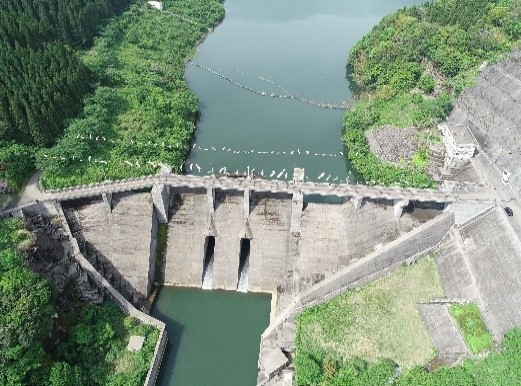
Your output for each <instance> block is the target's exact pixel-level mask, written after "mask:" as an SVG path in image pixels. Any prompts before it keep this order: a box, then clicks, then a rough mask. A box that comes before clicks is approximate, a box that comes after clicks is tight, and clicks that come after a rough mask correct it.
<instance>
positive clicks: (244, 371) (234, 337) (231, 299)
mask: <svg viewBox="0 0 521 386" xmlns="http://www.w3.org/2000/svg"><path fill="white" fill-rule="evenodd" d="M270 303H271V296H270V295H260V294H244V293H239V292H225V291H206V290H200V289H190V288H180V287H164V288H162V289H161V292H160V294H159V297H158V299H157V301H156V303H155V305H154V310H153V313H152V315H153V316H154V317H156V318H158V319H160V320H162V321H164V322H165V323H166V328H167V331H168V338H169V343H168V346H167V350H166V352H165V356H164V357H163V362H162V364H161V371H160V374H159V379H158V381H157V383H156V384H157V385H159V386H174V385H175V386H220V385H222V386H249V385H255V383H256V379H257V360H258V354H259V344H260V336H261V334H262V332H263V331H264V330H265V329H266V327H268V324H269V312H270Z"/></svg>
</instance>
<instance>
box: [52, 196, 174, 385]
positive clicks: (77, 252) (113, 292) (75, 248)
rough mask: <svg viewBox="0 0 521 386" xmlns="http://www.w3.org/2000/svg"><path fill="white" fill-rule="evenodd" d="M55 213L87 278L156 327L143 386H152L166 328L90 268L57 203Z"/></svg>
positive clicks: (163, 345) (156, 373) (164, 344)
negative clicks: (154, 339)
mask: <svg viewBox="0 0 521 386" xmlns="http://www.w3.org/2000/svg"><path fill="white" fill-rule="evenodd" d="M55 208H56V213H57V214H58V216H59V217H60V220H61V222H62V224H63V230H64V233H65V234H66V235H67V236H68V237H69V241H70V243H71V247H72V251H73V254H74V258H75V259H76V261H77V262H78V264H80V266H81V267H82V269H83V270H84V271H85V272H87V274H88V275H89V277H90V278H91V279H93V280H94V281H95V282H96V283H97V284H98V285H100V286H101V287H103V288H104V289H105V290H106V292H107V293H108V294H109V296H110V297H111V299H112V300H113V301H114V302H116V304H117V305H118V306H119V307H120V308H121V310H122V311H123V312H124V313H125V314H127V315H130V316H132V317H134V318H136V319H138V320H139V321H141V322H142V323H145V324H148V325H151V326H154V327H156V328H157V329H158V330H159V338H158V340H157V343H156V347H155V350H154V356H153V357H152V362H151V364H150V369H149V370H148V374H147V377H146V380H145V383H144V386H152V385H154V384H155V382H156V378H157V375H158V373H159V367H160V366H161V360H162V359H163V354H164V352H165V348H166V342H167V340H168V337H167V332H166V326H165V324H164V323H163V322H161V321H159V320H157V319H155V318H153V317H151V316H150V315H147V314H145V313H144V312H141V311H139V310H138V309H136V308H135V307H134V306H133V305H132V304H131V303H130V302H129V301H127V300H126V299H125V298H124V297H123V296H122V295H121V294H120V293H119V292H118V291H116V290H115V289H114V288H113V287H112V286H111V285H110V283H109V282H108V281H107V280H105V278H104V277H103V276H101V275H100V273H99V272H98V271H96V269H95V268H94V267H93V266H92V264H91V263H90V262H89V261H88V260H87V259H86V258H85V256H83V254H82V253H81V251H80V247H79V245H78V241H77V240H76V239H75V238H74V237H73V236H72V233H71V230H70V228H69V225H68V223H67V219H66V218H65V213H64V212H63V209H62V207H61V205H60V204H59V203H57V204H56V207H55Z"/></svg>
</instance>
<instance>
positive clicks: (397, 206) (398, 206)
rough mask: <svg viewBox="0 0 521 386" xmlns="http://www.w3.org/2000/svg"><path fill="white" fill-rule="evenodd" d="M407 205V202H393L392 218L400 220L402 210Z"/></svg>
mask: <svg viewBox="0 0 521 386" xmlns="http://www.w3.org/2000/svg"><path fill="white" fill-rule="evenodd" d="M407 205H409V200H394V218H395V220H400V218H401V217H402V213H403V208H405V207H406V206H407Z"/></svg>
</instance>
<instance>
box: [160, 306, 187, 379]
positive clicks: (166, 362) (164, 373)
mask: <svg viewBox="0 0 521 386" xmlns="http://www.w3.org/2000/svg"><path fill="white" fill-rule="evenodd" d="M154 317H155V318H157V319H159V320H162V321H163V322H165V323H166V329H167V332H168V343H167V345H166V348H165V353H164V355H163V360H162V361H161V367H160V369H159V375H158V378H157V379H158V381H157V382H156V384H157V385H159V386H160V385H170V384H171V383H172V377H173V372H172V369H173V368H174V366H175V361H176V358H177V354H178V353H179V346H180V344H181V337H182V335H183V330H184V326H183V325H182V324H181V323H178V322H176V321H175V320H172V319H171V318H169V317H168V316H167V315H165V314H163V313H162V312H156V313H154Z"/></svg>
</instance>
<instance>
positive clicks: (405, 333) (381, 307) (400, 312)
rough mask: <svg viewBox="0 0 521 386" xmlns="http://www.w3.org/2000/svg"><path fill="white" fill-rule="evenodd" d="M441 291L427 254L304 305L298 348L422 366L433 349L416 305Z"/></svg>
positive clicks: (432, 353) (430, 357) (337, 355)
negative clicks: (319, 301) (353, 287)
mask: <svg viewBox="0 0 521 386" xmlns="http://www.w3.org/2000/svg"><path fill="white" fill-rule="evenodd" d="M442 296H444V293H443V288H442V285H441V282H440V279H439V276H438V272H437V269H436V264H435V262H434V260H433V259H432V258H426V259H423V260H421V261H419V262H418V263H416V264H414V265H412V266H408V267H403V268H400V269H399V270H397V271H396V272H394V273H392V274H390V275H387V276H385V277H383V278H381V279H379V280H376V281H375V282H372V283H370V284H367V285H365V286H363V287H361V288H360V289H358V290H354V291H349V292H347V293H345V294H343V295H341V296H338V297H337V298H334V299H332V300H331V301H329V302H327V303H324V304H322V305H320V306H317V307H313V308H310V309H308V310H305V311H304V312H303V313H302V314H300V315H299V317H298V320H297V352H299V353H300V352H304V353H311V354H313V353H327V354H328V355H331V356H334V357H340V358H342V359H344V360H347V359H349V358H351V357H354V356H358V357H360V358H362V359H365V360H367V361H370V362H373V361H376V360H377V359H378V358H380V357H384V358H389V359H391V360H393V361H395V362H396V363H397V364H399V365H400V366H402V367H404V368H410V367H412V366H415V365H423V364H425V363H427V362H428V361H429V360H430V359H432V358H433V357H434V355H435V352H434V348H433V346H432V343H431V340H430V338H429V335H428V332H427V330H426V329H425V327H424V325H423V322H422V320H421V317H420V314H419V312H418V310H417V309H416V304H417V303H418V302H420V301H425V300H428V299H431V298H436V297H442Z"/></svg>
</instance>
